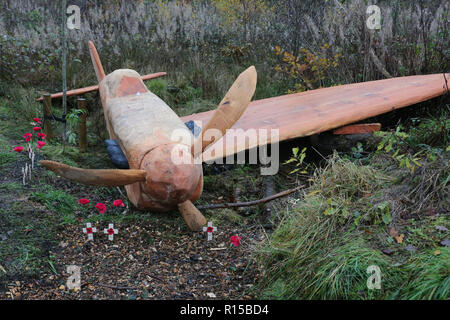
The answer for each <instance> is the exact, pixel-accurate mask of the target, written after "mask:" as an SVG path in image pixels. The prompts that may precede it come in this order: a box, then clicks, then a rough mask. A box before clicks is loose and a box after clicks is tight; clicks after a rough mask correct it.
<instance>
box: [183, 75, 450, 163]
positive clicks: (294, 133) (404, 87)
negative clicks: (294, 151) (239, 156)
mask: <svg viewBox="0 0 450 320" xmlns="http://www.w3.org/2000/svg"><path fill="white" fill-rule="evenodd" d="M449 76H450V74H445V75H444V74H431V75H421V76H409V77H400V78H392V79H386V80H378V81H370V82H363V83H356V84H348V85H342V86H336V87H330V88H322V89H317V90H311V91H306V92H302V93H297V94H288V95H283V96H279V97H274V98H268V99H262V100H257V101H253V102H251V103H250V104H249V106H248V108H247V110H246V111H245V112H244V114H243V115H242V116H241V118H240V119H239V120H238V121H237V122H236V123H235V124H234V126H233V127H232V129H235V130H236V129H242V130H243V131H244V132H246V131H247V130H255V131H256V133H257V134H258V139H256V140H255V139H236V137H235V136H234V135H235V134H236V133H237V132H236V131H234V132H233V131H229V132H227V133H226V134H225V136H224V137H223V138H221V139H220V140H218V141H217V142H215V143H214V144H213V145H211V146H209V147H208V148H207V149H206V151H205V153H204V154H203V161H213V160H216V159H219V158H223V157H226V156H229V155H233V154H235V153H238V152H240V151H243V150H247V149H251V148H254V147H257V146H260V145H264V144H266V143H269V142H270V129H278V130H279V141H284V140H290V139H294V138H298V137H305V136H309V135H313V134H316V133H320V132H324V131H328V130H331V129H334V128H339V127H342V126H345V125H348V124H351V123H354V122H357V121H361V120H364V119H367V118H370V117H374V116H377V115H380V114H383V113H387V112H389V111H393V110H395V109H399V108H403V107H407V106H410V105H413V104H416V103H419V102H422V101H425V100H428V99H431V98H434V97H437V96H440V95H443V94H445V93H447V92H448V87H447V79H448V78H449ZM214 111H215V110H212V111H207V112H202V113H197V114H192V115H189V116H186V117H182V120H183V121H184V122H187V121H190V120H194V121H196V122H197V121H201V123H203V124H205V123H207V122H208V120H209V119H210V118H211V117H212V115H213V113H214ZM259 129H268V130H269V133H268V135H267V136H268V140H267V141H266V140H265V139H262V138H261V139H260V135H259ZM241 132H242V131H241Z"/></svg>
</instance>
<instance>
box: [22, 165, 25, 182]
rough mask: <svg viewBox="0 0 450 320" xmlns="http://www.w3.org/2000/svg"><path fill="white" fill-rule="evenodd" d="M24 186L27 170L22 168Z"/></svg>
mask: <svg viewBox="0 0 450 320" xmlns="http://www.w3.org/2000/svg"><path fill="white" fill-rule="evenodd" d="M22 184H23V185H25V168H24V167H22Z"/></svg>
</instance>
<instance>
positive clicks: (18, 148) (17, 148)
mask: <svg viewBox="0 0 450 320" xmlns="http://www.w3.org/2000/svg"><path fill="white" fill-rule="evenodd" d="M22 150H23V147H22V146H21V147H14V151H16V152H22Z"/></svg>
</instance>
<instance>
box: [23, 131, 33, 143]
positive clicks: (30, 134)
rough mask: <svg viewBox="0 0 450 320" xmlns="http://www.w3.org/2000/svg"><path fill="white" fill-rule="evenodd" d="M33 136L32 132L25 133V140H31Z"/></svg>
mask: <svg viewBox="0 0 450 320" xmlns="http://www.w3.org/2000/svg"><path fill="white" fill-rule="evenodd" d="M32 136H33V134H32V133H25V134H24V135H23V138H24V139H25V142H29V141H30V140H31V137H32Z"/></svg>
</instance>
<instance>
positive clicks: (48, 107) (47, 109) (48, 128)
mask: <svg viewBox="0 0 450 320" xmlns="http://www.w3.org/2000/svg"><path fill="white" fill-rule="evenodd" d="M43 98H44V104H43V105H44V133H45V134H46V135H47V136H46V137H45V140H47V141H50V140H51V139H52V137H53V132H52V123H51V121H50V120H49V117H50V116H51V115H52V98H51V96H50V93H46V94H44V95H43Z"/></svg>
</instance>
